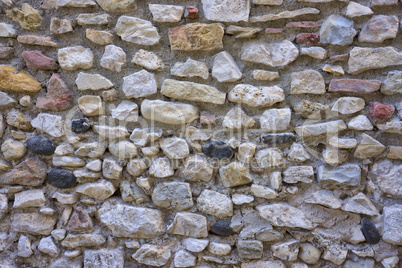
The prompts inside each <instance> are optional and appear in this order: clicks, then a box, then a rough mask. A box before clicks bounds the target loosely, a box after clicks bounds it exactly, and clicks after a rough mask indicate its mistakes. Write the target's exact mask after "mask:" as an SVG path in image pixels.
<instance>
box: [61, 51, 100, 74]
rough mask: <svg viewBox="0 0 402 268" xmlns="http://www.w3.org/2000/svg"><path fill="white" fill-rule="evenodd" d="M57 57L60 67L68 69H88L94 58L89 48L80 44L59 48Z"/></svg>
mask: <svg viewBox="0 0 402 268" xmlns="http://www.w3.org/2000/svg"><path fill="white" fill-rule="evenodd" d="M57 57H58V61H59V64H60V66H61V68H63V69H65V70H68V71H73V70H77V69H89V68H91V67H92V65H93V60H94V55H93V54H92V51H91V49H89V48H84V47H82V46H75V47H65V48H61V49H59V50H58V51H57Z"/></svg>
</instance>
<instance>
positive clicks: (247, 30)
mask: <svg viewBox="0 0 402 268" xmlns="http://www.w3.org/2000/svg"><path fill="white" fill-rule="evenodd" d="M262 30H263V29H262V28H258V27H241V26H236V25H230V26H229V27H227V28H226V30H225V32H226V34H229V35H234V37H235V38H254V37H255V36H256V34H257V33H259V32H262Z"/></svg>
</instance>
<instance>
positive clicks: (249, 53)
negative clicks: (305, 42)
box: [241, 40, 299, 67]
mask: <svg viewBox="0 0 402 268" xmlns="http://www.w3.org/2000/svg"><path fill="white" fill-rule="evenodd" d="M298 55H299V50H298V49H297V47H296V46H295V45H294V44H293V43H292V42H290V41H288V40H284V41H282V42H279V43H259V42H253V43H249V44H246V45H245V46H244V47H243V50H242V53H241V59H242V60H244V61H249V62H253V63H261V64H265V65H268V66H270V67H281V66H285V65H288V64H289V63H291V62H293V61H295V60H296V58H297V56H298Z"/></svg>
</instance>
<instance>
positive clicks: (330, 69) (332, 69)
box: [322, 64, 345, 76]
mask: <svg viewBox="0 0 402 268" xmlns="http://www.w3.org/2000/svg"><path fill="white" fill-rule="evenodd" d="M322 70H323V71H324V72H327V73H331V74H333V75H338V76H340V75H344V74H345V71H344V70H343V68H342V66H340V65H329V64H325V65H324V67H322Z"/></svg>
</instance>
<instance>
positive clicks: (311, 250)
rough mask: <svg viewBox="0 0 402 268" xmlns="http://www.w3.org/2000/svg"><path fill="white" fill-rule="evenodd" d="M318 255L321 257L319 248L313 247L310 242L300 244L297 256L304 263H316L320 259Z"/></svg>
mask: <svg viewBox="0 0 402 268" xmlns="http://www.w3.org/2000/svg"><path fill="white" fill-rule="evenodd" d="M320 257H321V250H320V249H318V248H317V247H315V246H314V245H313V244H310V243H302V244H300V247H299V258H300V259H301V260H302V261H304V262H305V263H308V264H316V263H317V262H318V261H319V260H320ZM307 267H308V266H307ZM292 268H295V267H292ZM300 268H302V267H300Z"/></svg>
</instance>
